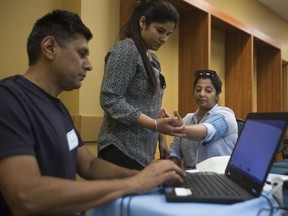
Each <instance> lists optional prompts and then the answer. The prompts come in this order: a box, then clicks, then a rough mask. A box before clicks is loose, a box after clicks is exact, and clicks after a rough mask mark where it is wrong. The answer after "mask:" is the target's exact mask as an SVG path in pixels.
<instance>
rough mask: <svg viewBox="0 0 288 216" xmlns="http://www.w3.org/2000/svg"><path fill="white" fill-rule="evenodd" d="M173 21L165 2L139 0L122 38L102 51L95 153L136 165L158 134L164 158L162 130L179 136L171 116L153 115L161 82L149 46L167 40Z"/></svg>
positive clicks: (150, 152) (146, 159)
mask: <svg viewBox="0 0 288 216" xmlns="http://www.w3.org/2000/svg"><path fill="white" fill-rule="evenodd" d="M177 23H178V12H177V10H176V9H175V7H174V6H173V5H171V4H170V3H169V2H167V1H165V0H142V1H139V2H138V4H137V5H136V6H135V8H134V11H133V13H132V15H131V17H130V19H129V21H128V23H127V24H126V28H125V30H126V31H125V36H126V38H125V39H124V40H120V41H118V42H117V43H116V44H114V45H113V46H112V48H110V50H109V51H108V53H107V55H106V57H105V72H104V77H103V81H102V87H101V93H100V104H101V106H102V108H103V110H104V111H105V112H104V120H103V124H102V127H101V129H100V132H99V137H98V148H97V149H98V156H99V157H101V158H103V159H105V160H108V161H110V162H113V163H115V164H118V165H120V166H124V167H127V168H132V169H139V170H141V169H143V168H144V167H145V166H146V165H147V164H148V163H150V162H151V161H152V160H153V159H154V155H155V152H156V146H157V141H158V139H159V149H160V156H161V158H168V156H169V151H168V147H167V144H166V140H165V138H164V135H162V133H163V134H169V135H172V136H184V135H183V134H181V133H178V131H179V127H175V126H172V125H173V122H175V121H177V118H175V117H168V118H159V112H160V109H161V106H162V99H163V91H164V89H165V87H166V83H165V79H164V76H163V74H162V71H161V67H160V62H159V61H158V59H157V57H156V55H155V54H154V53H153V52H152V51H157V50H159V48H160V47H161V46H162V45H163V44H165V43H166V42H167V40H168V38H169V36H170V35H171V34H172V33H173V31H174V30H175V28H176V25H177ZM180 127H181V126H180Z"/></svg>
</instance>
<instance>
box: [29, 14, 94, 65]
mask: <svg viewBox="0 0 288 216" xmlns="http://www.w3.org/2000/svg"><path fill="white" fill-rule="evenodd" d="M76 34H81V35H83V36H84V37H85V38H86V39H87V41H89V40H90V39H91V38H92V37H93V35H92V33H91V31H90V30H89V28H88V27H86V26H85V25H84V24H83V22H82V20H81V18H80V17H79V16H78V14H76V13H73V12H70V11H66V10H54V11H52V12H51V13H48V14H46V15H45V16H43V17H42V18H40V19H38V20H37V21H36V23H35V24H34V27H33V29H32V31H31V33H30V35H29V37H28V41H27V53H28V61H29V65H33V64H35V63H36V61H37V59H38V57H39V55H40V51H41V47H40V45H41V41H42V40H43V39H44V38H45V37H47V36H53V37H54V38H55V40H56V41H57V42H58V43H59V44H60V46H62V47H65V46H66V45H67V43H68V42H70V41H71V40H73V39H74V38H75V37H76Z"/></svg>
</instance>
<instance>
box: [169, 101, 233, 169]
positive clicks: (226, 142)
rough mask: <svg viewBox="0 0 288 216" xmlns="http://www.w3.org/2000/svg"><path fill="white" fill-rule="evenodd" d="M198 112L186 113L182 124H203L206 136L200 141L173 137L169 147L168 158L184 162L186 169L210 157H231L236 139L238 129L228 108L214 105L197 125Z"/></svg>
mask: <svg viewBox="0 0 288 216" xmlns="http://www.w3.org/2000/svg"><path fill="white" fill-rule="evenodd" d="M198 112H199V111H198V110H197V111H196V112H195V113H188V114H187V115H186V116H185V117H184V118H183V121H184V124H185V125H188V124H203V125H205V127H206V128H207V134H206V136H205V137H204V138H203V139H202V140H200V141H194V140H191V139H187V138H178V137H175V138H174V140H173V142H172V143H171V145H170V157H177V158H178V159H180V160H182V159H183V160H184V165H185V168H186V169H191V168H195V166H196V165H197V163H199V162H201V161H203V160H206V159H208V158H210V157H215V156H223V155H231V153H232V150H233V148H234V146H235V143H236V141H237V138H238V128H237V122H236V118H235V114H234V112H233V111H232V110H231V109H229V108H228V107H221V106H219V105H218V104H216V105H215V106H214V107H213V108H212V109H211V110H209V111H208V112H207V113H206V114H205V115H204V117H203V118H202V120H201V121H200V122H199V123H198V122H197V116H198Z"/></svg>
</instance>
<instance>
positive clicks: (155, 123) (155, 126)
mask: <svg viewBox="0 0 288 216" xmlns="http://www.w3.org/2000/svg"><path fill="white" fill-rule="evenodd" d="M154 131H155V132H157V131H158V122H157V119H154Z"/></svg>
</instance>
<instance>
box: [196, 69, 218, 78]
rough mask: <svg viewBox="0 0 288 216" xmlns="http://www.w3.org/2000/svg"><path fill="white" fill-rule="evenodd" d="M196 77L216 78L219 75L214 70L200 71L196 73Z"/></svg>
mask: <svg viewBox="0 0 288 216" xmlns="http://www.w3.org/2000/svg"><path fill="white" fill-rule="evenodd" d="M194 76H195V78H199V77H203V78H206V77H216V76H217V73H216V71H213V70H198V71H196V72H195V74H194Z"/></svg>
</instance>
